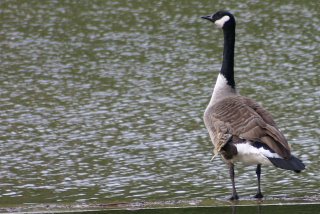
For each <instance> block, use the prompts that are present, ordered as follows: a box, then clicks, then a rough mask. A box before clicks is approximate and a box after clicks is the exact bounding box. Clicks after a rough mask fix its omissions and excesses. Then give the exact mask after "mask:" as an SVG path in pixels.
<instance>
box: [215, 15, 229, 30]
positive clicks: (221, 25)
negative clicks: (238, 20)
mask: <svg viewBox="0 0 320 214" xmlns="http://www.w3.org/2000/svg"><path fill="white" fill-rule="evenodd" d="M229 20H230V16H223V17H222V18H221V19H218V20H217V21H215V22H214V23H215V24H216V25H217V26H218V27H219V28H223V25H224V24H225V23H226V22H227V21H229Z"/></svg>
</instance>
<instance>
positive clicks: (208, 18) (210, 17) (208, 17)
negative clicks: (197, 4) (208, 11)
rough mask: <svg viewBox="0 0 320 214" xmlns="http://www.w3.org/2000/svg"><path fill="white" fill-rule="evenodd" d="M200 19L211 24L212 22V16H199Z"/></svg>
mask: <svg viewBox="0 0 320 214" xmlns="http://www.w3.org/2000/svg"><path fill="white" fill-rule="evenodd" d="M201 18H203V19H207V20H209V21H212V22H213V19H212V15H208V16H201Z"/></svg>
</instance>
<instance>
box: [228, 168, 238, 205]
mask: <svg viewBox="0 0 320 214" xmlns="http://www.w3.org/2000/svg"><path fill="white" fill-rule="evenodd" d="M229 173H230V178H231V182H232V196H231V197H230V200H238V199H239V197H238V194H237V190H236V185H235V182H234V164H233V163H229Z"/></svg>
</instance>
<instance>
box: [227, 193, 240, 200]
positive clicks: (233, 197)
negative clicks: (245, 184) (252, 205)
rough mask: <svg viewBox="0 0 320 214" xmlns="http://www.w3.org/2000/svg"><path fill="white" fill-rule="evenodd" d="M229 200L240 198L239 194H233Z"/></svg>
mask: <svg viewBox="0 0 320 214" xmlns="http://www.w3.org/2000/svg"><path fill="white" fill-rule="evenodd" d="M229 200H230V201H235V200H239V196H238V194H235V195H232V196H231V197H230V198H229Z"/></svg>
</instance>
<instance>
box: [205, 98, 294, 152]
mask: <svg viewBox="0 0 320 214" xmlns="http://www.w3.org/2000/svg"><path fill="white" fill-rule="evenodd" d="M204 120H205V124H206V127H207V129H208V131H209V134H210V136H211V139H212V140H214V137H215V136H217V135H218V134H219V133H220V134H221V133H223V134H231V135H232V136H235V137H238V138H241V139H246V140H250V141H259V142H261V143H264V144H267V145H268V146H269V147H270V148H271V149H272V150H273V151H275V152H276V153H277V154H278V155H280V156H281V157H283V158H289V157H290V156H291V154H290V147H289V145H288V142H287V140H286V139H285V137H284V136H283V134H282V133H281V132H280V131H279V129H278V128H277V126H276V124H275V122H274V120H273V118H272V116H271V115H270V113H268V112H267V111H266V110H264V109H263V108H262V107H261V106H260V105H259V104H257V103H256V102H254V101H253V100H251V99H249V98H246V97H242V96H234V97H229V98H226V99H223V100H222V101H220V102H218V103H216V104H215V105H213V106H211V107H210V108H208V109H207V110H206V112H205V115H204ZM213 143H214V144H215V142H213Z"/></svg>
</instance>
